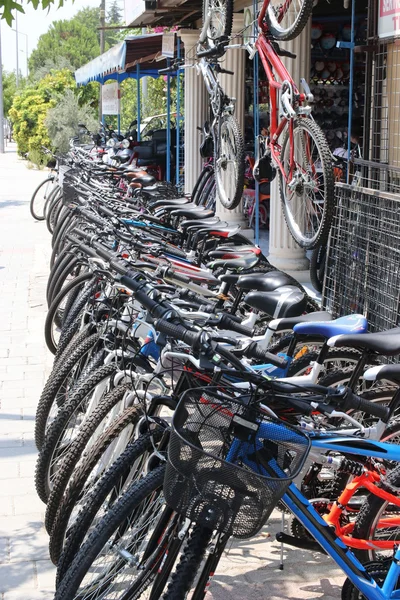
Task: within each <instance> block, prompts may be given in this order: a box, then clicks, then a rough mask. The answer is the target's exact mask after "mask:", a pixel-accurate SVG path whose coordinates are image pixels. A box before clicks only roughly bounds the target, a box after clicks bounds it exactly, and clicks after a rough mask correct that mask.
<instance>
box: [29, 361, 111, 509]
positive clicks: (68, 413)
mask: <svg viewBox="0 0 400 600" xmlns="http://www.w3.org/2000/svg"><path fill="white" fill-rule="evenodd" d="M114 372H115V367H114V366H113V365H103V366H102V367H100V368H98V369H96V370H95V371H94V372H93V373H91V374H90V375H89V376H88V377H87V379H86V380H85V381H82V382H80V384H78V386H77V387H76V388H75V389H74V391H73V393H72V394H71V396H70V398H69V399H68V400H67V402H66V403H65V404H63V406H62V407H60V410H59V411H58V413H57V415H56V418H55V419H54V421H53V422H52V423H51V425H50V427H49V428H48V431H47V432H46V437H45V438H44V441H43V444H42V447H41V449H40V454H39V457H38V460H37V463H36V470H35V486H36V491H37V493H38V496H39V498H40V499H41V500H42V502H44V503H46V502H47V500H48V498H49V495H50V492H51V490H52V486H53V482H52V468H54V457H55V458H57V461H58V463H59V466H60V464H61V461H62V460H63V459H62V456H61V455H60V454H58V455H57V450H58V449H59V447H60V445H61V442H62V436H63V435H64V434H65V431H66V427H67V426H68V423H69V421H70V419H71V417H73V415H74V413H75V411H76V409H77V408H79V406H80V405H81V404H82V403H83V401H84V400H85V398H87V397H88V395H89V394H91V393H93V391H94V389H95V387H96V386H97V385H98V384H99V383H101V382H102V381H104V380H107V379H108V378H110V377H111V375H112V374H113V373H114ZM64 451H65V448H64ZM52 461H53V464H52Z"/></svg>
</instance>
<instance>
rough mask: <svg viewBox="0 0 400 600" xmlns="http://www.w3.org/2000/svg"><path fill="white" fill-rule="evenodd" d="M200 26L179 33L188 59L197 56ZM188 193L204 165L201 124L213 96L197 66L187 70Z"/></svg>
mask: <svg viewBox="0 0 400 600" xmlns="http://www.w3.org/2000/svg"><path fill="white" fill-rule="evenodd" d="M199 33H200V32H199V31H198V30H196V29H181V30H180V31H179V33H178V35H180V37H181V39H182V41H183V43H184V44H185V60H186V62H188V63H189V62H190V59H191V58H192V59H193V57H194V56H195V55H196V51H195V49H194V48H195V47H196V44H197V42H198V40H199ZM184 73H185V92H184V94H185V165H184V170H185V193H186V194H191V193H192V191H193V188H194V185H195V183H196V181H197V178H198V176H199V175H200V173H201V170H202V168H203V159H202V158H201V156H200V150H199V148H200V144H201V140H202V138H201V134H200V132H199V131H198V130H197V127H202V126H203V124H204V121H206V120H207V118H208V107H209V97H208V93H207V89H206V86H205V85H204V81H203V77H202V75H201V74H198V73H197V70H196V69H185V71H184Z"/></svg>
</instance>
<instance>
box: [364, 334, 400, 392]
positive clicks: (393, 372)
mask: <svg viewBox="0 0 400 600" xmlns="http://www.w3.org/2000/svg"><path fill="white" fill-rule="evenodd" d="M371 335H374V334H371ZM363 379H365V380H366V381H379V380H380V379H388V380H389V381H395V382H396V383H400V365H399V364H395V365H376V366H375V367H371V368H370V369H367V370H366V371H365V373H364V375H363Z"/></svg>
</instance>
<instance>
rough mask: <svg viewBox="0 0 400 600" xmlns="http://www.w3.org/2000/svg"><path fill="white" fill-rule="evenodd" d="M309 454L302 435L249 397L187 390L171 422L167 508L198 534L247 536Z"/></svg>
mask: <svg viewBox="0 0 400 600" xmlns="http://www.w3.org/2000/svg"><path fill="white" fill-rule="evenodd" d="M250 400H251V401H250ZM261 423H263V424H269V425H271V427H269V428H268V429H269V430H270V431H271V433H273V435H271V436H270V439H267V440H265V439H261V431H260V427H261V425H260V424H261ZM262 437H264V435H263V436H262ZM272 438H273V439H272ZM309 448H310V440H309V439H308V437H307V436H306V434H304V433H303V432H302V431H300V430H298V429H296V428H295V427H293V426H291V425H289V424H287V423H284V422H283V421H279V420H277V419H273V418H271V417H270V416H266V414H265V413H262V412H261V410H260V409H259V408H258V407H257V405H256V404H255V403H254V399H250V398H249V396H247V397H246V398H245V397H242V398H234V399H232V398H231V397H229V396H228V395H226V394H225V393H221V391H219V390H217V389H216V388H211V387H210V388H207V389H205V388H200V389H193V390H188V391H187V392H185V393H184V395H183V396H182V398H181V400H180V402H179V405H178V408H177V410H176V412H175V414H174V418H173V427H172V432H171V438H170V442H169V448H168V464H167V470H166V475H165V481H164V495H165V498H166V501H167V502H168V504H169V505H170V506H171V507H172V508H173V509H174V510H175V511H177V512H179V513H180V514H183V515H184V516H186V517H188V518H189V519H190V520H191V521H194V522H196V523H198V524H200V525H203V526H204V527H209V528H211V529H215V530H218V531H221V532H224V533H229V534H231V535H234V536H235V537H238V538H247V537H251V536H253V535H255V534H256V533H257V532H258V531H259V530H260V529H261V527H262V526H263V525H264V523H265V522H266V520H267V519H268V517H269V515H270V514H271V512H272V510H273V509H274V507H275V506H276V504H277V503H278V501H279V500H280V498H281V497H282V496H283V494H284V493H285V492H286V490H287V488H288V487H289V485H290V483H291V481H292V480H293V479H294V478H295V477H296V476H297V475H298V474H299V472H300V470H301V468H302V466H303V464H304V461H305V459H306V457H307V454H308V452H309ZM244 457H247V460H250V461H251V464H250V465H248V464H246V465H245V464H244V463H243V458H244ZM266 473H267V474H266Z"/></svg>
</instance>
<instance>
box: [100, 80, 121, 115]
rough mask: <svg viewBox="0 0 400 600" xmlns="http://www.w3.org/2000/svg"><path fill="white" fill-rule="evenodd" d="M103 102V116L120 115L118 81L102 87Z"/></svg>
mask: <svg viewBox="0 0 400 600" xmlns="http://www.w3.org/2000/svg"><path fill="white" fill-rule="evenodd" d="M101 102H102V104H101V107H102V112H103V115H118V114H119V89H118V83H117V82H116V81H115V82H113V83H107V84H106V85H103V86H102V89H101Z"/></svg>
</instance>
